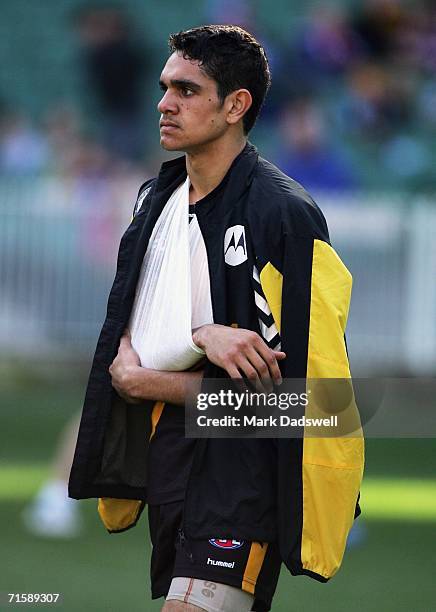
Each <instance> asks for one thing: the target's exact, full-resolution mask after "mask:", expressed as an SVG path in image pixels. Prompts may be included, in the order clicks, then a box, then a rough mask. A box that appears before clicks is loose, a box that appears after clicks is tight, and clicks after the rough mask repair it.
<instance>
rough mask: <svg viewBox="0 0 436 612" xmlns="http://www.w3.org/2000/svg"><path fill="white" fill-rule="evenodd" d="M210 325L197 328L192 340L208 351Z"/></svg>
mask: <svg viewBox="0 0 436 612" xmlns="http://www.w3.org/2000/svg"><path fill="white" fill-rule="evenodd" d="M209 327H210V325H202V326H201V327H199V328H198V329H196V330H195V331H194V332H193V334H192V341H193V343H194V344H196V345H197V346H198V347H199V348H201V350H203V351H205V352H206V345H207V336H208V330H209Z"/></svg>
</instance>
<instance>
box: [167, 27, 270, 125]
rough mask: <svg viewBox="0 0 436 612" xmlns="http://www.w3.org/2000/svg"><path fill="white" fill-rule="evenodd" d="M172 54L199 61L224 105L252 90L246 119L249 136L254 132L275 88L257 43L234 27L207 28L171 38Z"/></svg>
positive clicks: (183, 32) (173, 35)
mask: <svg viewBox="0 0 436 612" xmlns="http://www.w3.org/2000/svg"><path fill="white" fill-rule="evenodd" d="M168 44H169V47H170V51H171V53H175V52H177V53H181V54H182V56H183V57H184V58H185V59H191V60H198V61H199V63H200V67H201V68H202V70H203V71H204V72H205V74H207V76H209V77H210V78H212V79H214V80H215V81H216V83H217V91H218V97H219V99H220V100H221V103H223V102H224V99H225V98H226V96H228V95H229V93H231V92H232V91H235V90H236V89H241V88H243V89H248V91H249V92H250V93H251V97H252V98H253V102H252V105H251V107H250V108H249V109H248V111H247V112H246V113H245V115H244V117H243V127H244V132H245V134H248V132H249V131H250V130H251V128H252V127H253V125H254V124H255V122H256V119H257V117H258V115H259V112H260V109H261V108H262V105H263V102H264V100H265V96H266V94H267V91H268V89H269V86H270V84H271V75H270V71H269V66H268V60H267V57H266V54H265V50H264V48H263V47H262V45H261V44H259V43H258V42H257V40H256V39H255V38H254V36H252V35H251V34H249V33H248V32H246V31H245V30H243V29H242V28H240V27H238V26H234V25H206V26H201V27H198V28H192V29H191V30H184V31H182V32H178V33H177V34H171V36H170V38H169V41H168Z"/></svg>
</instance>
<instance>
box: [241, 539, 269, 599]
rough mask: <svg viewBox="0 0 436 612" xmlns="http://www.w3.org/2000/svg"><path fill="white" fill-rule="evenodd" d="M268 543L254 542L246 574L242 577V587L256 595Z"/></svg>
mask: <svg viewBox="0 0 436 612" xmlns="http://www.w3.org/2000/svg"><path fill="white" fill-rule="evenodd" d="M267 550H268V543H267V542H264V543H263V544H260V542H252V543H251V546H250V553H249V555H248V560H247V565H246V566H245V572H244V576H243V578H242V586H241V589H242V590H243V591H247V592H248V593H251V594H252V595H254V589H255V587H256V583H257V579H258V578H259V574H260V570H261V569H262V565H263V562H264V559H265V555H266V551H267Z"/></svg>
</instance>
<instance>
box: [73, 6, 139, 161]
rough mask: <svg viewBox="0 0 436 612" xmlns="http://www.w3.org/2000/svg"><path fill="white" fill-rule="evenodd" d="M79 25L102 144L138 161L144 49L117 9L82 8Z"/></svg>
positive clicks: (111, 150)
mask: <svg viewBox="0 0 436 612" xmlns="http://www.w3.org/2000/svg"><path fill="white" fill-rule="evenodd" d="M77 25H78V32H79V36H80V39H81V44H82V63H83V69H84V72H85V74H86V77H87V81H88V86H89V88H90V89H91V92H92V93H93V94H94V95H95V101H96V103H97V105H98V111H99V117H98V121H101V122H102V124H103V141H104V144H105V145H106V146H107V147H108V149H109V151H110V152H111V153H113V154H114V155H117V156H119V157H121V158H125V159H128V160H132V161H135V160H138V159H140V158H141V157H142V155H143V153H144V125H143V120H142V102H143V94H144V92H145V68H146V65H145V53H144V51H143V50H142V49H141V48H140V47H139V45H138V43H137V42H136V41H135V40H134V38H133V36H132V33H131V28H130V24H129V23H128V19H127V16H126V15H125V14H124V12H123V11H122V10H121V9H118V8H114V7H109V6H107V7H104V6H102V7H94V8H92V7H90V8H85V9H82V10H81V11H80V12H79V14H78V15H77Z"/></svg>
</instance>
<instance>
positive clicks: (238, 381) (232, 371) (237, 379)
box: [226, 364, 247, 393]
mask: <svg viewBox="0 0 436 612" xmlns="http://www.w3.org/2000/svg"><path fill="white" fill-rule="evenodd" d="M226 372H227V374H228V375H229V376H230V378H231V379H232V381H233V383H234V385H235V387H236V389H237V390H238V391H239V392H241V393H243V392H244V391H246V389H247V386H246V384H245V383H244V379H243V378H242V374H241V372H240V371H239V370H238V368H237V367H236V366H234V365H233V364H232V365H229V366H228V367H227V368H226Z"/></svg>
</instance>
